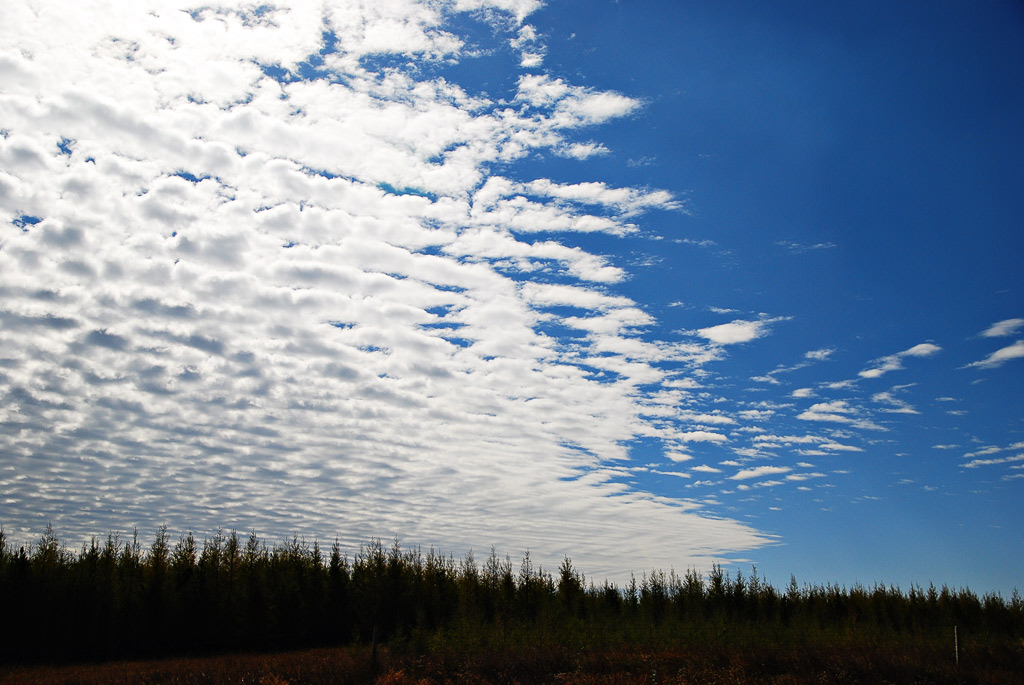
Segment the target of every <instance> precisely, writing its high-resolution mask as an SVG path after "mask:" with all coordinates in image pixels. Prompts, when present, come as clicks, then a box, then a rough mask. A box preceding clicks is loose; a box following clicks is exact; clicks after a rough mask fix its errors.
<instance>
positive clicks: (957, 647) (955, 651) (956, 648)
mask: <svg viewBox="0 0 1024 685" xmlns="http://www.w3.org/2000/svg"><path fill="white" fill-rule="evenodd" d="M953 654H954V655H955V657H956V667H957V669H959V668H960V636H959V635H958V634H957V630H956V624H955V623H954V624H953Z"/></svg>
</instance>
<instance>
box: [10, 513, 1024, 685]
mask: <svg viewBox="0 0 1024 685" xmlns="http://www.w3.org/2000/svg"><path fill="white" fill-rule="evenodd" d="M0 597H2V598H3V603H2V606H3V613H4V616H5V618H6V620H5V621H3V624H4V626H5V627H4V632H5V633H6V635H4V637H3V639H2V640H0V682H25V683H43V682H110V681H117V682H139V683H141V682H176V683H207V682H210V683H212V682H237V683H241V682H246V683H260V682H262V683H282V682H288V683H328V682H394V683H405V682H409V683H412V682H444V681H450V682H481V683H483V682H550V681H556V680H557V681H558V682H575V683H612V682H621V683H654V682H709V683H710V682H778V683H785V682H1013V683H1020V682H1024V642H1022V639H1024V602H1022V600H1021V598H1020V596H1019V595H1018V594H1017V593H1016V592H1014V594H1013V597H1012V598H1011V599H1010V600H1005V599H1003V598H1002V597H1000V596H998V595H995V594H990V595H985V596H981V597H979V596H978V595H976V594H975V593H973V592H971V591H970V590H967V589H955V590H954V589H950V588H948V587H945V586H944V587H942V588H935V587H933V586H929V587H928V588H927V589H924V588H921V587H918V586H916V585H915V586H911V587H910V588H909V589H908V590H907V591H902V590H900V589H899V588H895V587H887V586H881V585H876V586H874V587H871V588H865V587H861V586H859V585H857V586H854V587H852V588H844V587H838V586H834V585H828V586H807V585H804V586H799V585H798V584H797V582H796V580H795V579H791V582H790V584H789V586H788V587H787V588H785V589H781V590H780V589H777V588H776V587H774V586H773V585H771V584H769V583H767V582H765V581H764V580H763V579H761V578H759V577H758V576H757V574H756V571H754V572H751V573H750V574H749V575H744V574H743V573H742V572H739V571H737V572H736V573H735V574H731V573H727V572H725V571H724V570H723V569H722V568H720V567H714V568H713V569H712V570H711V572H710V573H709V574H708V575H707V576H706V577H705V576H702V575H700V574H698V573H697V572H695V571H693V570H690V571H687V572H685V573H684V574H682V575H677V574H676V573H675V572H674V571H669V572H668V573H665V572H662V571H655V572H653V573H650V574H647V575H644V576H642V577H641V578H638V579H634V580H633V581H631V582H630V583H629V584H628V585H627V586H625V587H617V586H615V585H612V584H609V583H607V582H602V583H600V584H595V583H593V582H587V581H586V580H585V578H584V577H583V575H582V574H581V573H580V572H579V571H578V570H577V569H575V568H574V567H573V565H572V563H571V562H570V561H569V560H568V559H566V560H564V562H563V563H562V565H561V566H560V567H559V568H558V569H557V570H556V571H554V573H549V572H546V571H544V570H543V569H539V568H536V567H534V565H533V563H532V561H531V560H530V557H529V554H527V555H526V556H525V557H524V558H523V560H522V562H521V563H520V564H518V565H516V566H514V565H513V563H512V561H511V559H510V558H509V557H507V556H506V557H499V556H498V555H497V554H495V553H494V552H493V550H492V552H491V554H490V555H488V556H487V557H486V558H485V559H483V561H482V563H478V562H477V560H476V559H474V558H473V557H472V555H468V556H467V557H465V558H463V559H460V560H456V559H454V558H453V557H452V556H450V555H448V556H445V555H443V554H440V553H437V552H435V551H434V550H430V551H428V552H426V553H423V552H422V551H421V550H419V549H414V550H403V549H402V548H401V547H399V545H398V544H397V542H396V543H394V544H393V545H387V546H386V545H384V544H382V543H381V542H380V541H373V542H371V543H369V544H367V545H365V546H364V547H363V548H362V549H361V550H360V551H359V553H358V554H356V555H355V556H354V557H353V558H351V559H350V558H347V557H346V556H345V555H343V554H342V553H341V550H340V549H339V546H338V545H337V544H335V545H333V546H332V548H331V549H330V550H326V551H325V550H322V549H321V547H320V545H319V543H318V542H313V543H312V544H311V545H310V544H307V543H306V542H305V541H303V540H299V539H296V538H293V539H292V540H290V541H288V542H285V543H283V544H281V545H279V546H274V547H268V546H267V545H266V544H265V543H264V542H262V541H261V540H259V539H258V538H257V536H256V535H255V534H252V535H249V536H243V537H242V538H239V537H238V536H237V535H236V534H235V533H234V532H232V533H230V534H226V535H225V534H218V535H216V536H214V537H213V538H212V539H207V540H204V541H203V543H202V544H197V542H196V540H195V539H194V538H193V536H192V535H191V534H189V535H185V536H181V537H179V538H178V539H177V540H175V541H172V540H171V539H169V537H168V535H167V532H166V530H161V531H160V532H159V533H158V534H157V536H156V539H155V540H154V541H153V542H152V544H150V545H149V546H148V548H146V549H144V548H143V547H142V545H141V543H140V542H139V540H138V539H137V538H136V537H134V536H133V537H132V538H131V539H128V540H124V539H121V538H119V537H118V536H116V535H110V536H108V537H107V539H106V540H105V541H97V540H93V541H92V542H91V543H90V544H88V545H86V546H84V547H83V548H82V549H81V550H79V551H77V552H73V551H70V550H68V549H67V548H65V547H64V546H63V545H61V544H60V542H59V540H58V538H57V537H56V535H55V534H54V533H53V531H52V530H51V529H49V528H48V529H47V531H46V533H44V534H43V536H42V537H41V538H40V540H39V541H38V542H37V543H36V544H34V545H32V546H30V547H28V548H24V547H21V548H17V549H15V548H14V547H12V546H10V545H9V544H8V543H7V541H6V540H5V538H4V536H3V534H2V532H0ZM954 631H955V632H954ZM954 634H955V638H956V641H955V642H954Z"/></svg>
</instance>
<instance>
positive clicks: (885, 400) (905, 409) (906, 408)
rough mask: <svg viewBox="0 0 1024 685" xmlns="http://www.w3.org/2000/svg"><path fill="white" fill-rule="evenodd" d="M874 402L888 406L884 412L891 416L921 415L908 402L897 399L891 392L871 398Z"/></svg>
mask: <svg viewBox="0 0 1024 685" xmlns="http://www.w3.org/2000/svg"><path fill="white" fill-rule="evenodd" d="M871 399H872V401H874V402H877V403H879V404H884V405H886V407H885V409H883V410H882V411H885V412H889V413H890V414H920V413H921V412H919V411H917V410H916V409H914V408H913V407H912V406H910V404H909V403H908V402H907V401H906V400H902V399H900V398H899V397H896V396H895V395H894V394H893V393H891V392H878V393H875V394H874V395H872V396H871Z"/></svg>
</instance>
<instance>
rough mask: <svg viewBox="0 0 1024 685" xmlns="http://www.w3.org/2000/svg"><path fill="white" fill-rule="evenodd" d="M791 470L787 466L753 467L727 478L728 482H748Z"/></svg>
mask: <svg viewBox="0 0 1024 685" xmlns="http://www.w3.org/2000/svg"><path fill="white" fill-rule="evenodd" d="M792 470H793V469H791V468H789V467H788V466H755V467H753V468H749V469H743V470H742V471H738V472H737V473H736V474H735V475H733V476H729V479H730V480H750V479H751V478H760V477H762V476H774V475H777V474H780V473H789V472H790V471H792Z"/></svg>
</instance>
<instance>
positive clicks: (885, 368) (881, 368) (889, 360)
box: [859, 343, 942, 378]
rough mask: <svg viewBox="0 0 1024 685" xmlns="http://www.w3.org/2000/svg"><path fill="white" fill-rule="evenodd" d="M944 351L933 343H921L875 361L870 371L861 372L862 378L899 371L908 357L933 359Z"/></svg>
mask: <svg viewBox="0 0 1024 685" xmlns="http://www.w3.org/2000/svg"><path fill="white" fill-rule="evenodd" d="M941 351H942V348H941V347H939V346H938V345H935V344H933V343H920V344H918V345H914V346H913V347H911V348H909V349H906V350H903V351H902V352H898V353H896V354H892V355H889V356H887V357H882V358H881V359H877V360H875V362H873V365H872V367H871V368H869V369H865V370H864V371H861V372H860V374H859V375H860V377H861V378H878V377H879V376H882V375H884V374H887V373H889V372H890V371H898V370H899V369H902V368H903V360H904V359H905V358H907V357H931V356H934V355H936V354H938V353H939V352H941Z"/></svg>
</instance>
